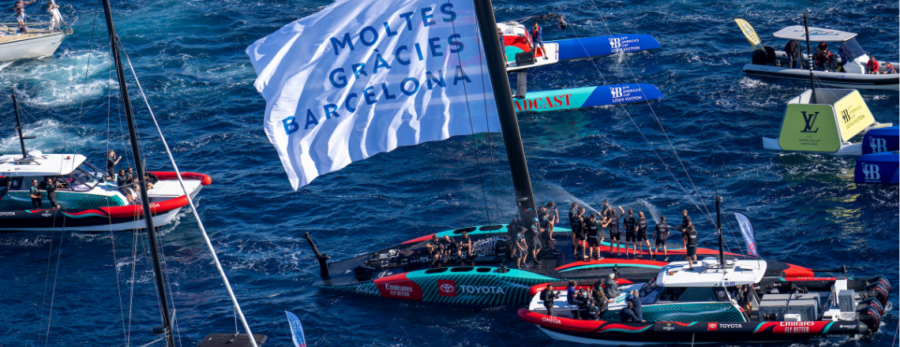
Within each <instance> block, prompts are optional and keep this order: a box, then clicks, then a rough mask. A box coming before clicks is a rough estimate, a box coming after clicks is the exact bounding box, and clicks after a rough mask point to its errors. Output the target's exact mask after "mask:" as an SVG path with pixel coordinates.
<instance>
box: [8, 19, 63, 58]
mask: <svg viewBox="0 0 900 347" xmlns="http://www.w3.org/2000/svg"><path fill="white" fill-rule="evenodd" d="M77 20H78V19H77V18H76V19H74V20H73V21H72V22H71V23H69V26H68V27H66V28H64V29H62V28H61V29H56V30H54V31H52V32H51V31H50V30H49V25H50V23H49V22H44V23H28V32H27V33H22V32H20V31H19V28H18V23H0V62H5V61H14V60H19V59H29V58H38V57H44V56H50V55H53V53H54V52H56V49H57V48H59V45H60V44H62V42H63V40H65V39H66V36H69V35H71V34H72V26H73V25H74V24H75V21H77Z"/></svg>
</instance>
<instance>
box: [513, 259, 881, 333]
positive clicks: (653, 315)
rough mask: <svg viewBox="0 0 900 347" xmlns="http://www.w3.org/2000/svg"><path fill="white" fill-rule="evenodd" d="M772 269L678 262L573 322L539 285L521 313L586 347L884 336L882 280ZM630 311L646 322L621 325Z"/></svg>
mask: <svg viewBox="0 0 900 347" xmlns="http://www.w3.org/2000/svg"><path fill="white" fill-rule="evenodd" d="M767 265H768V263H767V262H766V261H763V260H737V261H732V260H726V261H725V263H724V264H722V263H721V262H720V261H719V260H717V259H716V258H713V257H708V258H705V259H703V260H702V261H701V262H698V263H694V264H693V269H691V268H690V267H689V264H688V263H687V262H683V261H682V262H673V263H671V264H668V265H666V266H665V267H663V268H662V269H661V270H660V271H659V275H658V276H657V277H656V278H655V279H654V280H651V281H649V282H647V283H639V284H633V285H625V286H621V287H620V289H621V294H619V295H618V296H616V297H615V299H614V300H613V302H611V303H609V305H608V310H607V311H605V312H602V316H600V317H599V319H596V320H588V319H576V318H575V317H576V313H577V312H578V307H577V306H574V305H570V304H569V303H568V297H567V294H566V291H565V289H566V288H564V287H557V288H555V289H556V290H559V289H562V290H561V291H560V292H559V293H558V298H556V299H555V300H554V301H553V304H552V307H553V313H554V315H548V314H547V313H548V311H547V308H546V307H545V304H544V302H543V301H542V300H541V297H542V296H541V292H542V291H543V290H545V289H546V284H542V285H537V286H535V287H534V289H532V291H531V292H532V293H533V294H534V296H533V298H532V300H531V303H530V304H529V306H528V308H522V309H520V310H519V312H518V316H519V318H520V319H522V320H523V321H525V322H527V323H530V324H534V325H536V326H537V327H538V329H540V330H541V331H543V332H544V333H546V334H547V335H549V336H550V337H552V338H554V339H557V340H562V341H569V342H579V343H585V344H614V345H618V344H646V343H667V344H671V343H685V344H687V343H723V342H749V341H752V342H789V341H803V340H809V339H815V338H825V337H842V336H867V335H870V334H872V333H875V332H877V331H878V328H879V325H880V324H881V319H882V315H883V314H884V311H885V305H887V299H888V293H890V289H891V288H890V284H889V283H888V282H887V280H885V279H884V278H883V277H880V276H879V277H874V278H871V279H868V280H863V279H858V278H850V277H846V278H845V277H809V278H794V279H785V278H780V277H768V276H765V275H764V274H765V272H766V268H767ZM744 288H747V291H746V292H743V293H742V291H743V290H744ZM635 291H636V292H637V293H638V295H637V296H635V295H634V292H635ZM635 301H637V302H638V303H639V304H635ZM629 302H630V303H629ZM626 306H631V307H632V308H629V310H632V311H637V312H636V313H637V314H638V315H639V316H640V317H639V318H641V319H642V321H636V322H630V321H629V322H623V321H622V319H621V318H620V314H621V311H622V310H623V309H626ZM634 308H638V309H637V310H634ZM745 308H749V310H745ZM638 312H639V313H638ZM625 316H628V315H627V314H626V315H625Z"/></svg>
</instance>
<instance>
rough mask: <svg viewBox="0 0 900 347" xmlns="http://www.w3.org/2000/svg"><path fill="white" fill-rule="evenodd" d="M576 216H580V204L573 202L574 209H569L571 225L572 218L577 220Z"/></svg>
mask: <svg viewBox="0 0 900 347" xmlns="http://www.w3.org/2000/svg"><path fill="white" fill-rule="evenodd" d="M576 214H578V203H576V202H573V203H572V208H570V209H569V223H572V218H575V215H576Z"/></svg>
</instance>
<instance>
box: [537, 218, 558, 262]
mask: <svg viewBox="0 0 900 347" xmlns="http://www.w3.org/2000/svg"><path fill="white" fill-rule="evenodd" d="M555 223H556V218H554V217H553V215H552V214H551V215H550V219H548V220H547V223H545V224H544V225H542V226H541V230H543V232H542V233H541V241H542V242H543V243H544V244H546V245H547V247H548V248H549V249H550V251H551V252H553V253H554V254H558V253H559V251H558V250H557V249H556V239H554V238H553V225H554V224H555Z"/></svg>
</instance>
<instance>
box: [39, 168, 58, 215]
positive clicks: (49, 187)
mask: <svg viewBox="0 0 900 347" xmlns="http://www.w3.org/2000/svg"><path fill="white" fill-rule="evenodd" d="M40 188H41V189H43V190H46V191H47V200H49V201H50V208H56V209H59V204H58V203H57V202H56V189H57V188H62V183H60V182H59V181H58V180H56V179H54V178H53V177H50V176H47V178H45V179H44V182H43V183H42V184H41V187H40Z"/></svg>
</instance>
